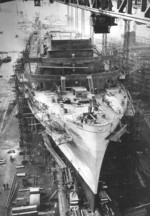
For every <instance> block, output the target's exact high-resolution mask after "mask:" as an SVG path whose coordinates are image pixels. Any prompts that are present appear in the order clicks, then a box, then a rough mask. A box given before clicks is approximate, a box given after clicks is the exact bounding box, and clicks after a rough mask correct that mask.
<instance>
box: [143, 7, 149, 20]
mask: <svg viewBox="0 0 150 216" xmlns="http://www.w3.org/2000/svg"><path fill="white" fill-rule="evenodd" d="M144 16H145V17H147V18H150V6H149V7H148V8H147V10H146V11H145V14H144Z"/></svg>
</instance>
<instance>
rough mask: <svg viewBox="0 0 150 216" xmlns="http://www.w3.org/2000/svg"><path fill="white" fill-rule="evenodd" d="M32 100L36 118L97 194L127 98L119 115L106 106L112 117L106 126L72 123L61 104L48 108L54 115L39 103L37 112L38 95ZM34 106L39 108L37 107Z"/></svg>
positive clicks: (31, 106) (106, 110) (30, 103)
mask: <svg viewBox="0 0 150 216" xmlns="http://www.w3.org/2000/svg"><path fill="white" fill-rule="evenodd" d="M40 94H41V93H40ZM123 95H126V94H123ZM32 100H33V102H31V100H29V105H30V108H31V110H32V112H33V113H34V115H35V117H36V118H37V119H38V120H39V121H40V122H41V123H42V124H43V126H44V127H45V128H47V132H48V133H49V135H50V136H51V137H52V138H53V139H54V141H55V142H56V144H57V145H58V147H59V148H60V150H61V151H62V152H63V154H64V155H65V156H66V157H67V158H68V160H69V161H70V162H71V163H72V165H73V166H74V167H75V169H76V170H77V172H78V173H79V174H80V175H81V177H82V178H83V179H84V181H85V182H86V183H87V185H88V186H89V187H90V188H91V190H92V192H93V193H94V194H96V193H97V189H98V181H99V175H100V170H101V166H102V162H103V158H104V155H105V152H106V149H107V146H108V143H109V140H108V139H106V138H107V137H108V136H109V135H110V134H111V133H112V132H113V131H114V130H115V128H116V127H117V125H118V123H119V122H120V119H121V118H122V116H123V115H124V112H125V111H126V107H127V97H126V99H125V100H124V106H123V107H121V106H120V111H119V112H118V110H117V111H116V112H114V110H112V107H111V108H110V106H108V105H104V107H103V108H104V110H105V112H107V113H108V114H110V116H111V117H110V118H109V120H108V121H106V122H105V123H103V124H95V125H92V124H79V123H78V122H77V121H74V120H73V119H74V117H73V118H72V119H71V117H70V115H69V114H66V115H65V114H64V113H63V114H62V112H61V109H59V110H57V109H58V106H59V107H60V105H59V104H58V103H55V104H54V105H53V104H52V103H50V104H49V105H48V104H47V105H48V106H49V107H51V111H50V110H49V111H48V112H47V111H44V110H43V109H42V106H41V105H40V103H39V108H38V107H37V103H35V101H34V100H36V93H35V97H33V98H32ZM35 104H36V106H34V105H35ZM119 104H120V103H119ZM52 106H53V107H52ZM112 106H113V104H112ZM117 108H118V107H117ZM57 111H58V112H57ZM54 112H55V113H54ZM59 112H60V115H59ZM117 112H118V113H117ZM71 116H72V114H71ZM108 116H109V115H108ZM57 129H58V130H60V131H61V130H62V132H61V133H58V132H57Z"/></svg>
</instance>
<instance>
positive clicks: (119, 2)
mask: <svg viewBox="0 0 150 216" xmlns="http://www.w3.org/2000/svg"><path fill="white" fill-rule="evenodd" d="M121 2H122V0H117V9H118V8H120V5H121Z"/></svg>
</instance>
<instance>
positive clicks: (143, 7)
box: [141, 0, 147, 12]
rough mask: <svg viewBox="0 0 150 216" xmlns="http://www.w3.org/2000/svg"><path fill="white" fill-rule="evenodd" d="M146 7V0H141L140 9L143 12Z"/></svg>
mask: <svg viewBox="0 0 150 216" xmlns="http://www.w3.org/2000/svg"><path fill="white" fill-rule="evenodd" d="M146 8H147V0H142V1H141V11H142V12H144V11H146Z"/></svg>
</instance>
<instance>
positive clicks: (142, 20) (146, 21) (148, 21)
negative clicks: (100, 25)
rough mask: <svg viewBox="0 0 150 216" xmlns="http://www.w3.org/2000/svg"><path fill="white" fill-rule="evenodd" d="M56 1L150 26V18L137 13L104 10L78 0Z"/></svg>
mask: <svg viewBox="0 0 150 216" xmlns="http://www.w3.org/2000/svg"><path fill="white" fill-rule="evenodd" d="M55 1H56V2H59V3H62V4H67V5H69V6H72V7H77V8H79V9H83V10H87V11H90V12H92V13H96V14H103V15H107V16H111V17H116V18H121V19H125V20H128V21H135V22H137V23H141V24H145V25H148V26H149V25H150V18H146V17H140V16H137V15H132V14H127V13H121V12H117V11H109V10H102V9H101V8H93V7H91V6H85V5H81V4H80V3H79V1H77V2H76V3H71V2H68V3H66V2H64V1H61V0H55Z"/></svg>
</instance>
